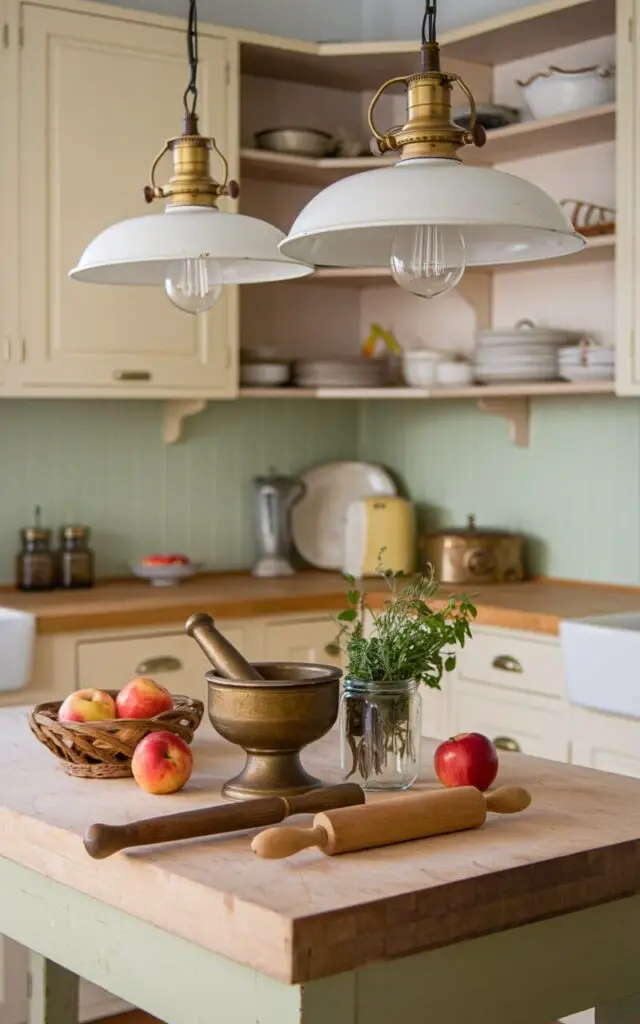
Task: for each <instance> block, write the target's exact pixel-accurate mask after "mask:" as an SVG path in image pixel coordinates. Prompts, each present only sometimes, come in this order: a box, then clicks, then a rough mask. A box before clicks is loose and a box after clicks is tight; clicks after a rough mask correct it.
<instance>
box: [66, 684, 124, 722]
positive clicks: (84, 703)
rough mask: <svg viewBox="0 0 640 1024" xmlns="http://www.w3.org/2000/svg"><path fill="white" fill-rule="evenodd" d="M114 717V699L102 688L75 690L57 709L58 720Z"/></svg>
mask: <svg viewBox="0 0 640 1024" xmlns="http://www.w3.org/2000/svg"><path fill="white" fill-rule="evenodd" d="M115 717H116V704H115V701H114V699H113V697H111V696H110V694H108V693H105V691H104V690H75V691H74V692H73V693H70V694H69V696H68V697H67V698H66V699H65V700H63V702H62V704H61V705H60V709H59V711H58V721H59V722H101V721H105V720H106V719H108V718H115Z"/></svg>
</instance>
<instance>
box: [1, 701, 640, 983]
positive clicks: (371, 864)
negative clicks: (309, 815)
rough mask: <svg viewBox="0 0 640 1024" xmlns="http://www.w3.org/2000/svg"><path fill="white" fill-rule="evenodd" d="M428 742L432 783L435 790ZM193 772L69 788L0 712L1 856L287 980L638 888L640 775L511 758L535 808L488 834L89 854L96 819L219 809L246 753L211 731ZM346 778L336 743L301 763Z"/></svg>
mask: <svg viewBox="0 0 640 1024" xmlns="http://www.w3.org/2000/svg"><path fill="white" fill-rule="evenodd" d="M431 746H432V745H431V744H430V743H429V742H427V741H425V748H426V749H425V752H424V753H425V757H424V764H425V771H424V773H423V778H422V780H421V782H420V783H419V785H420V786H423V787H434V786H436V785H437V783H436V782H435V779H434V776H433V774H432V771H431ZM194 752H195V762H196V770H195V772H194V775H193V776H192V779H191V781H190V782H189V784H188V786H187V787H186V788H185V790H183V791H182V792H181V793H179V794H176V795H174V796H172V797H153V796H149V795H147V794H145V793H143V792H141V791H140V790H139V789H137V787H136V784H135V783H134V782H133V780H130V779H121V780H110V781H93V780H79V779H72V778H69V777H68V776H67V775H65V773H64V772H63V770H62V768H61V767H60V765H59V764H58V762H57V761H56V760H55V758H54V757H53V756H52V755H51V754H50V753H49V751H48V750H47V749H46V748H44V747H41V746H40V745H39V744H38V743H37V741H36V740H35V739H34V738H33V737H32V736H31V734H30V733H29V731H28V726H27V718H26V710H25V709H20V708H14V709H6V710H2V711H0V778H1V779H2V786H1V787H0V856H4V857H7V858H9V859H10V860H14V861H17V862H19V863H20V864H22V865H23V866H25V867H27V868H31V869H33V870H35V871H37V872H40V873H42V874H44V875H47V876H48V877H50V878H52V879H54V880H56V881H58V882H61V883H63V884H66V885H68V886H70V887H72V888H73V889H76V890H78V891H80V892H83V893H85V894H88V895H90V896H93V897H95V898H97V899H98V900H100V901H102V902H104V903H107V904H109V905H111V906H114V907H117V908H118V909H120V910H122V911H123V912H125V913H128V914H131V915H134V916H136V917H138V918H141V919H143V920H144V921H146V922H148V923H150V924H153V925H156V926H158V927H160V928H162V929H165V930H166V931H169V932H171V933H173V934H175V935H178V936H179V937H181V938H184V939H186V940H189V941H192V942H194V943H196V944H197V945H199V946H202V947H204V948H206V949H209V950H211V951H213V952H215V953H218V954H221V955H223V956H225V957H227V958H229V959H231V960H234V961H237V962H239V963H242V964H245V965H247V966H250V967H252V968H254V969H256V970H258V971H259V972H261V973H263V974H267V975H270V976H272V977H275V978H277V979H279V980H282V981H286V982H295V983H303V982H305V981H309V980H313V979H317V978H322V977H326V976H329V975H332V974H336V973H339V972H342V971H348V970H353V969H356V968H358V967H361V966H364V965H366V964H371V963H375V962H379V961H384V960H391V959H394V958H396V957H401V956H408V955H410V954H413V953H417V952H419V951H421V950H425V949H430V948H437V947H441V946H445V945H448V944H450V943H454V942H458V941H460V940H462V939H466V938H471V937H472V936H479V935H484V934H489V933H491V932H494V931H500V930H503V929H504V928H508V927H512V926H517V925H521V924H526V923H530V922H532V921H535V920H541V919H544V918H550V917H554V916H556V915H558V914H562V913H565V912H568V911H571V910H579V909H583V908H585V907H589V906H595V905H598V904H601V903H606V902H609V901H611V900H615V899H618V898H620V897H623V896H627V895H631V894H633V893H637V892H639V891H640V813H639V809H640V781H637V780H633V779H630V778H625V777H622V776H615V775H608V774H604V773H601V772H593V771H590V770H588V769H582V768H575V767H569V766H565V765H561V764H555V763H552V762H550V761H543V760H538V759H533V758H527V757H524V756H522V755H518V754H504V755H501V759H502V764H501V769H500V775H499V782H501V783H517V784H521V785H526V786H528V787H529V788H530V789H531V791H532V794H533V803H532V806H531V807H530V808H529V809H528V810H527V811H525V812H524V813H522V814H520V815H514V816H513V817H506V818H505V817H498V816H493V815H491V816H490V818H489V820H488V822H487V823H486V824H485V826H483V827H482V828H481V829H477V830H473V831H469V832H464V833H458V834H455V835H450V836H442V837H439V838H432V839H426V840H419V841H416V842H411V843H404V844H400V845H396V846H390V847H386V848H385V849H377V850H369V851H364V852H360V853H352V854H347V855H343V856H337V857H326V856H325V855H324V854H322V853H321V852H320V851H318V850H306V851H304V852H303V853H300V854H298V855H297V856H296V857H294V858H292V859H290V860H287V861H264V860H260V859H258V858H256V857H255V856H254V855H253V854H252V853H251V851H250V848H249V838H248V836H247V835H245V834H236V835H233V836H217V837H212V838H210V839H203V840H195V841H191V842H186V843H181V844H172V845H166V846H164V847H154V848H146V849H141V850H137V851H130V852H128V853H119V854H116V855H114V856H113V857H111V858H109V859H108V860H104V861H99V862H96V861H93V860H91V859H90V858H89V856H88V855H87V854H86V852H85V850H84V847H83V845H82V841H81V837H82V834H83V833H84V831H85V829H86V828H87V826H88V825H90V824H91V823H93V822H95V821H103V822H108V823H123V822H126V821H130V820H135V819H138V818H143V817H151V816H153V815H157V814H164V813H167V814H168V813H173V812H175V811H179V810H186V809H190V808H193V807H200V806H207V805H210V804H213V803H216V802H218V801H219V793H220V786H221V783H222V782H223V780H224V779H226V778H228V777H229V776H230V775H231V774H232V773H233V772H235V771H236V770H237V769H238V767H239V765H240V761H241V757H242V755H241V754H240V753H239V752H238V751H237V750H236V749H235V748H232V747H230V746H229V745H228V744H226V743H223V742H222V741H221V740H219V739H217V738H215V737H214V734H213V732H212V730H211V729H210V727H209V725H208V724H207V725H206V726H204V725H203V726H202V727H201V729H200V731H199V734H198V736H197V738H196V741H195V744H194ZM304 761H305V764H306V765H307V766H308V767H309V768H310V769H311V770H312V771H313V770H315V771H316V773H317V774H321V775H322V777H323V778H324V779H325V781H327V782H331V781H337V772H336V764H337V736H336V735H335V733H334V734H332V735H330V736H328V737H326V738H325V739H324V740H323V741H322V742H321V743H320V744H317V745H316V746H315V747H314V748H311V749H310V750H309V751H308V752H307V754H306V756H305V757H304Z"/></svg>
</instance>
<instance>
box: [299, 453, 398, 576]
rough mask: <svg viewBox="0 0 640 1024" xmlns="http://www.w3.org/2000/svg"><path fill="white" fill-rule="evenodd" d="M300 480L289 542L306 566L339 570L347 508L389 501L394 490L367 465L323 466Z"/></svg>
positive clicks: (384, 474)
mask: <svg viewBox="0 0 640 1024" xmlns="http://www.w3.org/2000/svg"><path fill="white" fill-rule="evenodd" d="M300 479H301V481H302V483H303V484H304V487H305V492H304V494H303V496H302V498H301V499H300V501H298V502H297V503H296V504H295V505H294V506H293V509H292V510H291V533H292V536H293V542H294V544H295V546H296V548H297V550H298V551H299V553H300V554H301V555H302V557H303V558H304V559H305V561H306V562H308V563H309V565H313V566H315V567H316V568H317V569H335V570H340V569H341V568H342V563H343V560H344V537H345V529H346V523H347V509H348V508H349V505H350V504H351V502H352V501H361V500H362V499H363V498H370V497H375V496H376V495H380V496H382V497H392V496H393V495H395V494H397V489H396V486H395V484H394V482H393V480H392V479H391V477H390V476H389V474H388V473H387V472H385V470H384V469H382V468H381V467H380V466H376V465H373V464H372V463H369V462H327V463H324V464H323V465H321V466H315V467H314V468H313V469H310V470H308V471H307V472H306V473H303V474H302V476H301V478H300Z"/></svg>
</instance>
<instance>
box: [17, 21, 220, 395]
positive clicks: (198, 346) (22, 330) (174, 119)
mask: <svg viewBox="0 0 640 1024" xmlns="http://www.w3.org/2000/svg"><path fill="white" fill-rule="evenodd" d="M20 17H21V39H22V47H21V48H20V49H18V40H17V38H16V39H13V38H12V37H9V38H10V45H11V47H14V48H15V49H14V51H13V63H12V67H14V68H15V80H14V82H13V91H12V94H11V95H10V96H6V95H5V96H3V103H4V104H8V103H11V102H15V103H17V105H18V111H17V114H18V117H17V125H18V129H17V130H18V138H19V145H18V148H17V151H16V152H15V159H14V163H13V166H12V167H11V168H9V171H10V172H11V175H10V180H9V181H8V182H7V189H8V190H9V192H10V194H11V195H12V197H13V199H12V201H15V203H16V204H17V205H18V209H19V219H18V224H17V226H16V230H18V231H19V238H13V239H12V238H8V237H7V233H6V232H3V248H4V249H5V250H6V249H7V248H9V249H10V250H11V252H12V253H13V254H14V257H15V256H16V254H17V253H18V252H19V264H18V274H17V281H16V285H17V293H18V295H19V310H18V317H19V320H18V322H19V336H18V337H11V338H7V339H5V340H4V344H5V346H8V347H10V350H11V353H12V354H13V355H12V361H11V363H10V364H9V367H10V369H9V373H8V385H9V386H10V389H11V391H16V392H17V393H21V394H27V395H31V396H36V395H37V396H47V395H54V394H55V395H65V396H81V395H85V396H91V397H99V396H113V395H118V396H122V397H137V396H145V397H154V396H155V397H165V398H171V397H183V396H187V397H189V396H194V397H195V396H202V397H217V398H221V397H232V396H233V395H234V394H235V393H236V337H237V313H236V303H237V296H236V294H235V291H234V289H228V288H225V289H224V290H223V294H222V297H221V298H220V299H219V300H218V303H217V304H216V305H215V306H214V307H213V309H212V310H211V311H210V312H209V313H208V314H206V315H202V316H197V317H194V316H189V315H187V314H185V313H183V312H180V311H179V310H177V309H176V308H175V307H174V306H173V305H172V304H171V302H170V301H169V300H168V298H166V296H165V294H164V289H163V288H162V287H160V288H155V287H153V288H140V287H137V288H133V287H131V288H127V287H110V286H105V285H88V284H80V283H78V282H75V281H71V280H70V279H69V277H68V272H69V270H70V269H71V268H72V267H73V266H74V265H75V264H76V263H77V261H78V259H79V257H80V255H81V254H82V251H83V250H84V248H85V247H86V245H87V244H88V243H89V242H90V241H91V240H92V238H94V237H95V235H96V234H98V233H99V232H100V231H101V230H103V229H104V228H106V227H108V226H109V225H111V224H113V223H114V222H116V221H120V220H122V219H125V218H129V217H137V216H145V215H149V214H151V215H154V214H155V215H160V214H162V213H163V209H164V204H163V203H162V202H161V201H160V202H158V201H156V202H155V203H154V204H153V206H152V207H147V206H146V204H145V203H144V200H143V196H142V189H143V187H144V186H145V185H146V184H147V181H148V175H149V171H150V167H151V163H152V161H153V159H154V158H155V156H156V154H157V153H158V152H159V150H160V149H161V148H162V146H163V145H164V142H165V140H166V139H167V138H170V137H171V136H173V135H178V134H179V133H180V130H181V124H182V109H181V108H182V94H183V91H184V87H185V81H186V77H187V63H186V49H185V47H186V44H185V34H184V26H183V25H181V26H180V27H179V26H178V23H176V27H175V28H173V27H164V26H162V27H161V26H160V24H154V19H153V17H151V16H149V15H145V16H144V22H145V23H144V24H142V23H141V20H140V21H139V20H134V19H133V18H126V17H125V16H124V15H122V16H121V17H118V14H117V11H116V9H114V8H105V9H104V13H102V12H99V13H96V14H93V13H91V14H86V13H79V12H76V11H73V12H72V11H68V10H62V9H60V10H58V9H56V8H53V7H49V6H39V5H38V4H31V3H24V4H22V5H21V6H20ZM166 24H167V25H169V24H170V23H168V22H167V23H166ZM16 35H17V33H16ZM234 55H235V50H234V49H233V47H232V46H231V44H229V43H228V42H227V40H226V39H224V38H222V37H220V38H217V37H214V36H212V35H210V34H208V33H207V31H206V29H204V30H203V32H202V35H201V39H200V48H199V113H200V129H201V131H202V132H203V133H204V134H212V135H215V136H216V138H217V140H218V143H219V145H220V147H221V149H223V150H224V151H225V152H226V154H227V155H228V156H229V157H230V159H231V163H232V166H233V164H234V163H235V154H236V151H237V138H236V133H237V128H236V124H235V117H234V111H235V98H234V94H233V88H234V87H232V86H231V85H229V84H228V83H229V82H231V81H234V80H235V74H234V75H232V74H231V71H232V70H234V71H235V65H234V64H233V61H234V59H235V56H234ZM4 148H5V149H8V150H11V148H12V147H4ZM219 170H220V168H218V167H214V171H215V172H218V171H219ZM170 174H171V166H170V161H169V160H168V159H167V158H166V157H165V158H164V159H163V160H162V162H161V164H160V166H159V168H158V178H159V181H160V182H161V181H163V180H166V179H167V178H168V177H169V176H170ZM18 225H19V226H18ZM0 341H2V339H0ZM0 356H2V352H0ZM0 365H1V364H0ZM5 365H6V364H5ZM1 372H2V370H1V369H0V373H1ZM5 390H7V389H5Z"/></svg>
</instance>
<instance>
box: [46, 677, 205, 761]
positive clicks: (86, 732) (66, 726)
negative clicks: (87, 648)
mask: <svg viewBox="0 0 640 1024" xmlns="http://www.w3.org/2000/svg"><path fill="white" fill-rule="evenodd" d="M106 692H107V693H110V694H111V696H112V697H115V696H116V693H117V691H116V690H107V691H106ZM173 700H174V704H175V707H174V708H173V709H172V710H171V711H163V712H162V714H160V715H155V716H154V717H153V718H109V719H106V720H105V721H101V722H59V721H58V710H59V708H60V705H61V703H62V701H59V700H57V701H50V702H48V703H47V704H38V705H36V707H35V708H33V710H32V712H31V714H30V716H29V725H30V726H31V731H32V733H33V734H34V736H35V737H36V738H37V739H39V740H40V742H41V743H44V745H45V747H48V748H49V750H50V751H51V752H52V754H55V755H56V757H57V758H59V759H60V760H61V761H62V764H63V767H64V769H65V771H66V772H67V774H68V775H75V776H77V777H78V778H81V779H123V778H127V777H128V776H130V775H131V758H132V757H133V752H134V750H135V749H136V746H137V745H138V743H139V742H140V740H141V739H142V738H143V736H146V735H147V733H150V732H160V731H162V730H167V731H168V732H174V733H176V735H177V736H180V737H181V738H182V739H183V740H185V741H186V742H187V743H191V740H192V739H193V734H194V732H195V731H196V729H197V728H198V726H199V725H200V722H201V720H202V715H203V714H204V704H203V703H202V701H201V700H194V698H193V697H174V698H173Z"/></svg>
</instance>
